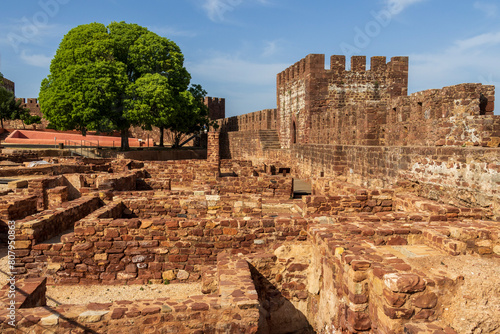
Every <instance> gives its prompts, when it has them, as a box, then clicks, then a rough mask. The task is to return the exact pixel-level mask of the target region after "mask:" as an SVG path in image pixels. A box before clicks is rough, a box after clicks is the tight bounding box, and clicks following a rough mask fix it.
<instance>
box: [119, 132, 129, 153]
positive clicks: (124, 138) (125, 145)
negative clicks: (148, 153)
mask: <svg viewBox="0 0 500 334" xmlns="http://www.w3.org/2000/svg"><path fill="white" fill-rule="evenodd" d="M120 135H121V137H122V143H121V150H122V151H129V150H130V146H129V145H128V129H122V130H120Z"/></svg>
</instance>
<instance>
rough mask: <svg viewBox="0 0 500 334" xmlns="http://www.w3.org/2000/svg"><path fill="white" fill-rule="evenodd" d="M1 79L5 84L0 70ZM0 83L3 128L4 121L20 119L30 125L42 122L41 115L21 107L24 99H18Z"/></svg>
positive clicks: (0, 121) (1, 122) (0, 120)
mask: <svg viewBox="0 0 500 334" xmlns="http://www.w3.org/2000/svg"><path fill="white" fill-rule="evenodd" d="M0 80H2V82H0V83H2V84H3V74H2V73H1V72H0ZM2 84H0V126H1V127H2V128H3V121H5V120H15V119H20V120H21V121H22V122H23V123H24V124H26V125H30V124H34V123H40V120H41V118H40V116H34V115H31V114H30V110H29V109H26V108H23V107H21V104H22V101H21V100H20V99H16V97H15V95H14V93H12V92H10V91H8V90H7V89H6V88H5V87H3V85H2Z"/></svg>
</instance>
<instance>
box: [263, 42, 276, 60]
mask: <svg viewBox="0 0 500 334" xmlns="http://www.w3.org/2000/svg"><path fill="white" fill-rule="evenodd" d="M265 43H266V46H265V47H264V51H263V52H262V56H263V57H270V56H273V55H274V54H276V52H277V51H278V49H279V47H278V42H277V41H267V42H265Z"/></svg>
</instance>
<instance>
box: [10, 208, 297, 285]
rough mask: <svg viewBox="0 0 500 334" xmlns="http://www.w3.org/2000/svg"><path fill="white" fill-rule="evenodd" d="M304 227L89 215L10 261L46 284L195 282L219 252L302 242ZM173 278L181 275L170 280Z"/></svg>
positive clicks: (275, 221)
mask: <svg viewBox="0 0 500 334" xmlns="http://www.w3.org/2000/svg"><path fill="white" fill-rule="evenodd" d="M113 205H114V204H113ZM113 207H114V206H113ZM108 211H109V210H108ZM305 226H306V221H305V220H303V219H290V218H255V219H248V218H239V217H232V218H216V219H188V218H150V219H146V218H141V219H120V218H118V219H113V218H98V217H95V215H94V216H92V217H90V218H86V219H83V220H80V221H79V222H78V223H77V224H76V225H75V230H74V233H70V234H67V235H64V236H62V238H61V241H62V243H60V244H36V243H32V242H30V243H29V245H27V247H21V248H20V249H22V250H25V252H23V253H21V255H19V256H18V258H17V260H16V261H17V262H18V266H19V268H18V272H20V273H22V274H27V275H29V276H30V277H33V276H39V275H41V276H46V277H48V281H49V284H52V283H57V284H78V283H86V284H97V283H101V282H102V283H107V284H123V283H125V282H127V283H129V284H143V283H147V282H148V280H152V279H157V280H158V279H159V280H161V279H162V273H164V272H167V271H173V272H174V273H175V274H177V273H178V272H179V271H180V270H184V271H186V272H188V273H189V278H188V280H189V281H196V280H198V279H199V278H200V275H201V267H200V266H203V265H213V264H215V261H216V258H217V254H219V253H220V252H221V251H223V250H225V249H239V250H241V251H245V250H250V249H259V248H264V247H267V246H269V245H271V244H272V243H274V242H276V241H278V240H281V241H285V240H304V236H303V234H301V232H300V231H303V230H304V229H305ZM21 235H27V233H23V232H21V234H20V236H21ZM26 239H28V238H26ZM20 240H21V239H20ZM19 242H22V241H19ZM20 245H21V244H20ZM21 246H22V245H21ZM22 255H24V256H22ZM33 259H35V260H36V261H35V262H34V263H32V261H30V260H33ZM68 259H72V260H71V261H69V262H68V261H67V260H68ZM22 268H25V270H22ZM177 280H179V281H180V280H181V279H180V278H178V279H174V280H173V281H174V282H176V281H177Z"/></svg>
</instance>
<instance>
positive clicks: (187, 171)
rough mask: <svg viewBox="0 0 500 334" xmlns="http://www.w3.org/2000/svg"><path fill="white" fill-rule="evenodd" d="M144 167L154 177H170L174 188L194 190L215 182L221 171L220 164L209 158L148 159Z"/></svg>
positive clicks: (204, 187) (202, 188)
mask: <svg viewBox="0 0 500 334" xmlns="http://www.w3.org/2000/svg"><path fill="white" fill-rule="evenodd" d="M144 169H145V170H146V171H147V172H148V173H149V175H150V176H151V177H152V178H154V179H169V180H170V182H171V186H172V188H178V189H187V188H189V189H194V190H198V189H200V190H204V189H206V188H207V185H208V184H215V182H216V177H217V176H218V173H219V168H218V166H217V165H214V164H212V163H209V162H207V160H182V161H164V162H154V161H147V162H145V163H144Z"/></svg>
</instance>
